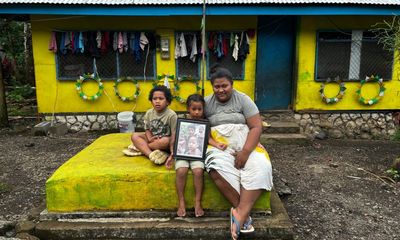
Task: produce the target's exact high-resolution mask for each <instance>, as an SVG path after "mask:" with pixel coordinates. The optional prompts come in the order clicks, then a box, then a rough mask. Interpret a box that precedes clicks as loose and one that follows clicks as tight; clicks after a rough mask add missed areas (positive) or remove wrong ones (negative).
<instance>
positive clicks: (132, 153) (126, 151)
mask: <svg viewBox="0 0 400 240" xmlns="http://www.w3.org/2000/svg"><path fill="white" fill-rule="evenodd" d="M122 152H123V153H124V154H125V156H128V157H136V156H141V155H143V153H142V152H139V151H133V150H131V149H124V150H122Z"/></svg>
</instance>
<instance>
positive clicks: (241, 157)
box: [232, 150, 250, 169]
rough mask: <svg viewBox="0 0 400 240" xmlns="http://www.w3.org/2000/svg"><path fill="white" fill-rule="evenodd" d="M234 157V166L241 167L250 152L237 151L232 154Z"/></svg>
mask: <svg viewBox="0 0 400 240" xmlns="http://www.w3.org/2000/svg"><path fill="white" fill-rule="evenodd" d="M232 155H233V156H234V157H235V168H237V169H242V168H244V165H246V162H247V159H249V156H250V153H248V152H247V151H244V150H242V151H238V152H234V153H233V154H232Z"/></svg>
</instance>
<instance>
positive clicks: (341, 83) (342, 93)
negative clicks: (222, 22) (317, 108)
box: [319, 77, 346, 104]
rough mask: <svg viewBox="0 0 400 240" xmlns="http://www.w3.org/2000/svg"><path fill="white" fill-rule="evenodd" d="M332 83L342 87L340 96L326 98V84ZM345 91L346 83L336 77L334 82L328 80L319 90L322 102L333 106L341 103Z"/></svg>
mask: <svg viewBox="0 0 400 240" xmlns="http://www.w3.org/2000/svg"><path fill="white" fill-rule="evenodd" d="M332 82H335V83H337V84H339V86H340V87H339V92H338V94H336V96H334V97H331V98H328V97H326V95H325V92H324V91H325V84H326V83H332ZM345 91H346V87H345V86H344V82H342V80H340V78H339V77H336V78H335V79H334V80H332V79H331V78H328V79H327V80H326V82H325V83H322V84H321V88H320V89H319V92H320V96H321V99H322V101H323V102H325V103H328V104H333V103H337V102H339V101H340V100H341V99H342V98H343V96H344V93H345Z"/></svg>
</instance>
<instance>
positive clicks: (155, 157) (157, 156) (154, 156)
mask: <svg viewBox="0 0 400 240" xmlns="http://www.w3.org/2000/svg"><path fill="white" fill-rule="evenodd" d="M168 156H169V155H168V153H166V152H163V151H161V150H154V151H152V152H151V153H150V155H149V159H150V161H152V162H153V163H155V164H158V165H161V164H163V163H165V161H166V160H167V158H168Z"/></svg>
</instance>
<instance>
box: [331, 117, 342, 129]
mask: <svg viewBox="0 0 400 240" xmlns="http://www.w3.org/2000/svg"><path fill="white" fill-rule="evenodd" d="M342 125H343V121H342V119H340V118H336V120H335V122H334V123H333V126H335V127H341V126H342Z"/></svg>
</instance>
